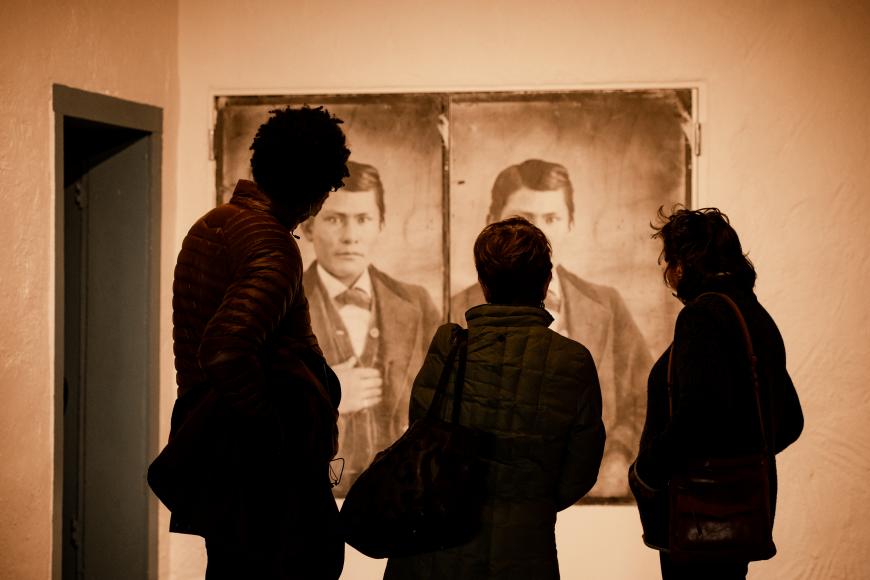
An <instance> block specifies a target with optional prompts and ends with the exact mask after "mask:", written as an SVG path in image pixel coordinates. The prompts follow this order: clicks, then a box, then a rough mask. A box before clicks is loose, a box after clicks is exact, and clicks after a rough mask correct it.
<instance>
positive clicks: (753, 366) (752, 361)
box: [668, 292, 768, 454]
mask: <svg viewBox="0 0 870 580" xmlns="http://www.w3.org/2000/svg"><path fill="white" fill-rule="evenodd" d="M704 296H718V297H719V298H721V299H722V300H723V301H724V302H725V303H726V304H728V306H729V307H730V308H731V310H733V311H734V314H735V315H736V317H737V322H738V323H739V324H740V330H741V332H742V333H743V344H744V346H745V347H746V356H747V357H748V359H749V370H750V373H751V375H752V386H753V390H754V392H755V408H756V411H757V413H758V426H759V428H760V430H761V444H762V451H763V452H764V453H765V454H767V450H768V446H767V434H766V432H765V428H764V413H763V412H762V410H761V387H760V385H759V382H758V369H757V365H758V358H757V357H756V356H755V350H754V349H753V348H752V337H751V336H750V334H749V327H748V326H747V325H746V319H745V318H744V317H743V313H742V312H740V307H739V306H737V303H736V302H734V300H733V299H732V298H731V297H730V296H728V295H727V294H723V293H721V292H704V293H703V294H700V295H698V297H697V298H696V300H697V299H700V298H702V297H704ZM673 360H674V345H673V344H671V349H670V353H669V354H668V414H669V415H673V395H672V392H671V385H672V384H673Z"/></svg>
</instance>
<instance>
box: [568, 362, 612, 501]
mask: <svg viewBox="0 0 870 580" xmlns="http://www.w3.org/2000/svg"><path fill="white" fill-rule="evenodd" d="M586 359H587V361H586V362H585V363H584V364H582V365H581V366H580V372H579V374H578V377H577V382H578V384H579V385H580V386H581V389H582V391H581V397H580V398H579V401H578V405H577V415H576V417H575V419H574V421H573V423H572V425H571V433H570V435H569V439H568V444H567V446H566V448H565V456H564V458H563V460H562V470H561V474H560V477H559V482H558V487H557V489H556V509H557V510H563V509H565V508H567V507H569V506H571V505H573V504H574V503H575V502H577V501H578V500H579V499H580V498H581V497H583V496H584V495H586V493H587V492H588V491H589V490H590V489H592V486H593V485H595V481H596V480H597V479H598V469H599V467H600V465H601V457H602V455H603V453H604V441H605V437H606V434H605V431H604V423H603V422H602V420H601V388H600V386H599V384H598V373H597V372H596V371H595V363H594V362H593V360H592V356H591V355H589V353H588V351H587V352H586Z"/></svg>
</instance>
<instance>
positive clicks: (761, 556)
mask: <svg viewBox="0 0 870 580" xmlns="http://www.w3.org/2000/svg"><path fill="white" fill-rule="evenodd" d="M711 294H712V295H716V296H718V297H720V298H721V299H723V300H724V301H725V302H726V303H727V304H728V305H729V306H730V307H731V309H732V310H733V311H734V312H735V314H736V316H737V319H738V321H739V323H740V327H741V330H742V332H743V337H744V342H745V345H746V353H747V356H748V357H749V361H750V369H751V375H752V382H753V387H754V390H755V404H756V409H757V412H758V422H759V426H760V431H761V439H762V445H761V451H760V452H758V453H754V454H749V455H739V456H735V457H707V458H704V459H702V460H694V461H691V462H690V463H688V464H687V465H686V466H685V468H684V469H681V470H680V471H679V472H677V473H675V474H674V476H673V477H672V478H671V481H670V484H669V486H668V493H669V512H670V513H669V522H670V523H669V527H668V535H669V538H668V547H669V552H670V556H671V558H672V559H673V560H675V561H693V562H698V561H702V562H725V561H728V562H734V561H754V560H767V559H769V558H771V557H773V555H774V554H776V546H775V545H774V543H773V535H772V527H773V519H772V515H771V505H770V479H769V478H770V471H769V470H770V466H771V455H770V450H769V448H768V445H767V437H766V436H765V427H764V419H763V416H764V414H763V412H762V407H761V397H760V392H759V383H758V373H757V371H756V357H755V353H754V352H753V348H752V339H751V338H750V336H749V329H748V328H747V326H746V321H745V320H744V318H743V315H742V314H741V312H740V309H739V308H738V306H737V305H736V304H735V303H734V301H733V300H732V299H731V298H729V297H728V296H726V295H725V294H721V293H718V292H715V293H714V292H710V293H706V295H711ZM704 295H705V294H702V295H701V296H704ZM699 298H700V296H699ZM672 360H673V348H672V349H671V355H670V359H669V361H668V397H669V399H670V401H669V402H670V408H671V412H672V409H673V395H672V393H671V386H672V371H671V366H672V365H671V362H672Z"/></svg>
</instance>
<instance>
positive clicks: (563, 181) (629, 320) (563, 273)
mask: <svg viewBox="0 0 870 580" xmlns="http://www.w3.org/2000/svg"><path fill="white" fill-rule="evenodd" d="M574 213H575V204H574V188H573V185H572V183H571V179H570V177H569V175H568V171H567V169H566V168H565V167H564V166H562V165H560V164H558V163H552V162H549V161H543V160H540V159H527V160H525V161H523V162H522V163H519V164H516V165H511V166H509V167H507V168H505V169H504V170H502V171H501V172H500V173H499V174H498V176H497V177H496V179H495V183H494V184H493V186H492V196H491V201H490V207H489V212H488V216H487V223H493V222H495V221H498V220H500V219H502V218H505V217H509V216H520V217H523V218H526V219H527V220H529V221H530V222H532V223H533V224H535V225H536V226H538V227H539V228H540V229H541V230H542V231H543V232H544V233H545V234H546V235H547V238H548V239H549V240H550V243H551V245H552V247H553V265H554V268H553V279H552V281H551V283H550V287H549V290H548V292H547V298H546V301H545V304H544V306H545V308H547V310H548V311H549V312H550V314H551V315H552V316H553V319H554V321H553V323H552V324H551V326H550V328H552V329H553V330H556V331H557V332H559V333H561V334H563V335H564V336H567V337H569V338H572V339H574V340H577V341H578V342H580V343H582V344H583V345H584V346H586V348H588V349H589V351H590V352H591V353H592V357H593V359H594V360H595V365H596V368H597V370H598V376H599V380H600V383H601V394H602V398H603V418H604V425H605V429H606V431H607V441H606V443H605V448H604V459H603V460H602V464H601V471H600V473H599V477H598V482H597V483H596V485H595V487H594V488H593V489H592V490H591V491H590V494H589V495H590V497H598V498H612V497H623V496H625V495H627V494H628V487H627V480H626V473H627V468H628V465H629V464H630V463H631V461H632V460H633V458H634V457H635V456H636V454H637V442H638V441H639V439H640V429H641V428H642V426H643V418H644V412H645V409H646V377H647V374H648V373H649V370H650V367H651V366H652V357H651V355H650V351H649V348H648V346H647V344H646V341H645V340H644V337H643V335H642V334H641V332H640V330H639V328H638V325H637V324H636V323H635V321H634V318H633V317H632V315H631V313H630V312H629V310H628V308H627V307H626V305H625V302H624V301H623V299H622V296H621V295H620V293H619V291H617V290H616V289H615V288H613V287H610V286H605V285H600V284H595V283H593V282H591V281H588V280H585V279H583V278H582V277H580V276H579V275H578V274H576V273H574V272H571V271H570V270H568V269H566V268H565V267H564V266H562V265H561V264H559V256H560V255H563V253H564V252H570V251H571V250H572V249H571V248H566V247H565V241H566V237H567V235H568V233H569V232H570V230H571V228H572V227H573V225H574ZM484 302H485V300H484V297H483V292H482V291H481V288H480V286H479V285H478V284H474V285H472V286H470V287H468V288H466V289H464V290H462V291H461V292H459V293H458V294H456V295H455V296H453V298H452V300H451V316H450V319H451V320H452V321H454V322H458V323H460V324H464V323H465V312H466V310H468V309H469V308H471V307H473V306H476V305H478V304H483V303H484Z"/></svg>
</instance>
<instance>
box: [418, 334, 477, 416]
mask: <svg viewBox="0 0 870 580" xmlns="http://www.w3.org/2000/svg"><path fill="white" fill-rule="evenodd" d="M452 332H453V334H452V337H451V342H450V351H449V352H448V353H447V357H446V358H445V359H444V367H443V368H442V369H441V375H440V377H439V378H438V385H437V386H436V387H435V396H434V397H433V398H432V403H431V404H430V405H429V409H428V410H427V411H426V415H427V416H428V417H430V418H436V417H438V416H439V415H440V412H441V408H442V406H443V402H444V398H445V397H446V396H447V383H448V382H449V381H450V371H451V370H452V369H453V363H454V362H455V361H456V357H457V355H458V356H459V366H458V368H457V371H456V380H455V382H454V398H453V409H452V419H451V420H452V421H453V422H454V423H458V422H459V409H460V407H459V404H460V402H461V398H462V388H463V386H464V383H465V359H466V353H467V350H468V349H467V347H468V331H467V330H465V329H464V328H462V327H461V326H459V325H458V324H455V325H454V326H453V328H452Z"/></svg>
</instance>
